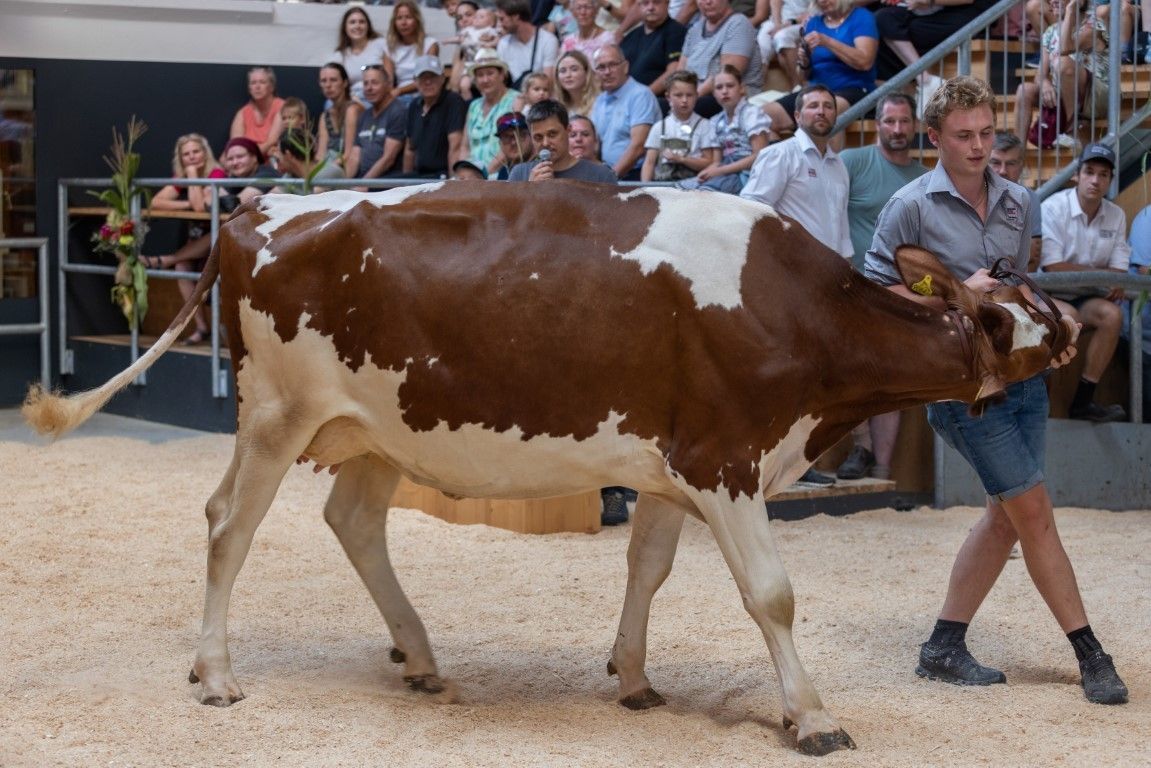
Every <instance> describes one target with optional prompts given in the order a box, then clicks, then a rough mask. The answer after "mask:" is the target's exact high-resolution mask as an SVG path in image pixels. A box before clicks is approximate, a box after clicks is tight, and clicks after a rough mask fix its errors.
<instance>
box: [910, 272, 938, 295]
mask: <svg viewBox="0 0 1151 768" xmlns="http://www.w3.org/2000/svg"><path fill="white" fill-rule="evenodd" d="M911 290H913V291H915V292H916V293H918V294H919V295H920V296H931V295H933V294H934V293H935V289H934V288H932V287H931V275H924V276H923V279H922V280H920V281H919V282H918V283H912V284H911Z"/></svg>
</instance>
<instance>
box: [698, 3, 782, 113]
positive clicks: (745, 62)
mask: <svg viewBox="0 0 1151 768" xmlns="http://www.w3.org/2000/svg"><path fill="white" fill-rule="evenodd" d="M699 12H700V17H701V18H699V19H698V20H697V21H696V22H695V23H694V24H692V25H691V27H689V28H688V30H687V37H686V38H685V39H684V42H683V54H682V55H681V56H680V59H679V68H680V69H689V70H691V71H692V72H694V73H695V74H696V76H697V77H698V78H699V101H698V102H697V103H696V106H695V111H696V112H698V113H699V114H701V115H703V116H704V117H711V116H712V115H714V114H716V113H717V112H719V110H720V106H719V102H717V101H716V100H715V95H714V94H713V93H712V91H713V90H714V89H715V76H716V74H717V73H718V72H719V71H720V69H721V68H722V67H723V65H724V64H730V65H732V66H733V67H735V68H736V69H738V70H739V72H740V74H741V75H742V76H743V85H744V88H745V89H746V90H747V92H748V93H749V94H751V95H754V94H757V93H759V91H760V88H761V87H762V86H763V61H762V60H761V59H760V56H759V46H758V45H756V43H755V29H753V28H752V26H751V22H749V21H748V20H747V17H746V16H744V15H743V14H742V13H736V12H735V11H733V10H732V8H731V2H730V0H699ZM681 20H682V18H681Z"/></svg>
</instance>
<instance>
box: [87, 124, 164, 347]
mask: <svg viewBox="0 0 1151 768" xmlns="http://www.w3.org/2000/svg"><path fill="white" fill-rule="evenodd" d="M147 130H148V126H147V125H145V124H144V122H143V121H141V120H138V119H136V116H135V115H133V116H132V118H131V119H130V120H129V121H128V129H127V133H126V134H122V133H120V131H118V130H117V129H115V128H113V129H112V153H111V156H110V157H109V156H107V155H105V157H104V162H105V163H107V164H108V167H109V168H111V169H112V186H111V187H109V188H108V189H105V190H102V191H100V192H93V191H89V193H88V194H90V195H93V196H95V197H97V198H99V199H100V201H101V202H103V203H104V204H105V205H107V206H108V208H109V209H110V210H109V211H108V218H107V219H106V220H105V221H104V224H103V226H101V227H100V231H99V232H97V233H96V234H94V235H93V236H92V241H93V242H94V243H95V246H94V250H95V251H96V253H106V254H111V255H113V256H115V257H116V259H117V261H118V266H117V268H116V277H115V283H114V285H113V286H112V303H113V304H115V305H116V306H118V307H119V308H120V311H121V312H122V313H123V314H124V318H125V319H126V320H127V321H128V327H129V328H131V329H132V330H133V331H135V330H138V329H139V327H140V323H141V321H143V319H144V316H145V315H146V314H148V274H147V272H146V271H145V267H144V263H143V261H141V260H140V249H141V247H142V246H143V244H144V235H145V232H146V228H145V227H144V225H143V224H142V223H141V222H139V221H136V220H134V219H133V218H132V203H133V201H134V200H136V199H139V200H140V204H141V208H143V207H147V205H148V202H149V198H150V194H149V193H148V192H147V191H146V190H143V189H141V188H140V187H138V186H137V185H136V173H137V172H138V171H139V170H140V155H139V154H137V153H136V152H135V151H134V149H133V148H134V147H135V144H136V142H137V141H138V140H139V139H140V137H141V136H143V135H144V132H145V131H147Z"/></svg>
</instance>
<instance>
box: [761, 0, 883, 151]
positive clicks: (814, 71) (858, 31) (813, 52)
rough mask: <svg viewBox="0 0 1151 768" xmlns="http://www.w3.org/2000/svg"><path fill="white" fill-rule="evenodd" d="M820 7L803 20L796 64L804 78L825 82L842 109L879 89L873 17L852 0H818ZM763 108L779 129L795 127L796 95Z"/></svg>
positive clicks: (788, 96)
mask: <svg viewBox="0 0 1151 768" xmlns="http://www.w3.org/2000/svg"><path fill="white" fill-rule="evenodd" d="M816 7H817V8H818V9H819V11H820V12H819V13H818V14H817V15H814V16H812V17H810V18H809V19H808V20H807V23H806V24H805V25H804V34H803V45H802V47H801V48H800V50H799V59H798V63H799V65H800V67H801V68H802V69H804V70H805V71H806V72H807V75H806V77H805V79H806V81H807V82H809V83H818V84H820V85H824V86H827V88H828V89H830V90H831V92H832V93H834V94H835V101H836V107H837V109H838V111H840V112H843V111H845V110H846V109H847V108H848V107H849V106H851V105H852V104H854V103H855V102H857V101H859V100H860V99H862V98H863V97H864V96H866V95H867V94H868V93H870V92H871V91H873V90H875V52H876V50H877V49H878V48H879V36H878V34H877V33H876V31H875V19H873V18H872V16H871V12H870V11H868V10H867V9H866V8H855V7H853V6H852V0H816ZM764 111H765V112H767V114H768V116H769V117H771V127H772V129H773V130H774V131H775V132H776V133H782V132H784V131H789V130H791V129H793V128H794V127H795V122H794V121H793V120H792V119H791V115H792V113H793V112H795V111H796V110H795V94H794V93H789V94H788V95H786V96H784V97H783V98H782V99H780V100H779V101H773V102H770V103H768V104H767V105H765V106H764Z"/></svg>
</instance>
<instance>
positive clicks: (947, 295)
mask: <svg viewBox="0 0 1151 768" xmlns="http://www.w3.org/2000/svg"><path fill="white" fill-rule="evenodd" d="M895 266H896V267H898V268H899V276H900V277H902V278H903V284H904V285H906V286H907V288H908V290H910V291H912V292H914V293H918V294H919V295H920V296H937V297H939V298H941V299H943V300H944V301H948V302H949V303H950V301H949V300H950V299H951V298H952V297H953V296H954V295H955V294H956V293H957V291H958V288H959V287H960V286H961V285H962V284H961V283H960V282H959V281H958V280H956V279H955V277H954V276H953V275H952V274H951V272H949V271H948V269H947V267H945V266H943V264H941V263H940V262H939V259H937V258H936V257H935V254H934V253H932V252H931V251H928V250H924V249H923V248H920V247H919V246H916V245H901V246H899V247H898V248H896V249H895Z"/></svg>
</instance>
